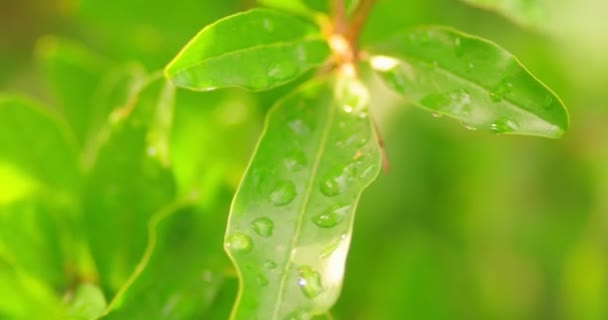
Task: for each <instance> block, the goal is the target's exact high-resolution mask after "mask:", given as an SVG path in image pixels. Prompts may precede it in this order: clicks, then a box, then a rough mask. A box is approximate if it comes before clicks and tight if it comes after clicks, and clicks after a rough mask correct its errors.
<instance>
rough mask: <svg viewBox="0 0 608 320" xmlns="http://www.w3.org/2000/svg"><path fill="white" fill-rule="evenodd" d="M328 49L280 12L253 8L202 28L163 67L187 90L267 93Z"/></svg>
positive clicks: (309, 27) (308, 27)
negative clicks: (228, 89) (235, 88)
mask: <svg viewBox="0 0 608 320" xmlns="http://www.w3.org/2000/svg"><path fill="white" fill-rule="evenodd" d="M328 56H329V48H328V46H327V44H326V42H325V40H323V38H322V37H321V34H320V32H319V30H318V28H317V27H316V26H315V25H313V24H311V23H307V22H305V21H302V20H299V19H297V18H295V17H292V16H289V15H287V14H283V13H280V12H276V11H272V10H266V9H254V10H251V11H247V12H243V13H238V14H235V15H233V16H229V17H227V18H224V19H221V20H219V21H217V22H215V23H213V24H211V25H209V26H207V27H205V28H204V29H203V30H202V31H201V32H200V33H199V34H198V35H196V37H194V39H192V40H191V41H190V43H188V44H187V45H186V47H185V48H184V49H182V51H181V52H180V53H179V54H178V55H177V57H175V59H174V60H173V61H172V62H171V63H170V64H169V65H168V66H167V68H166V69H165V74H166V76H167V78H168V79H170V80H171V81H172V82H173V83H174V84H175V85H176V86H178V87H184V88H188V89H191V90H199V91H204V90H213V89H216V88H223V87H242V88H245V89H248V90H253V91H259V90H267V89H270V88H273V87H276V86H280V85H282V84H285V83H287V82H290V81H292V80H294V79H296V78H297V77H298V76H300V75H302V74H303V73H305V72H307V71H309V70H311V69H312V68H314V67H317V66H319V65H321V64H322V63H323V62H324V61H325V60H326V59H327V57H328Z"/></svg>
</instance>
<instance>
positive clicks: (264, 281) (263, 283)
mask: <svg viewBox="0 0 608 320" xmlns="http://www.w3.org/2000/svg"><path fill="white" fill-rule="evenodd" d="M256 281H257V283H258V285H259V286H260V287H265V286H267V285H268V278H266V276H264V275H263V274H258V276H257V277H256Z"/></svg>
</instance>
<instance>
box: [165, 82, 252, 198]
mask: <svg viewBox="0 0 608 320" xmlns="http://www.w3.org/2000/svg"><path fill="white" fill-rule="evenodd" d="M176 105H177V106H178V107H177V108H176V109H175V117H174V125H173V130H172V133H171V164H172V168H173V173H174V175H175V179H176V182H177V183H178V187H179V189H180V194H182V195H185V194H188V193H190V192H192V190H201V191H203V192H205V194H206V196H205V197H204V198H205V199H207V200H214V201H216V200H217V197H216V195H213V194H211V193H210V192H213V191H216V190H218V188H217V184H218V183H225V184H228V185H230V186H231V187H233V188H236V187H237V186H238V183H239V180H240V179H241V176H242V174H243V172H244V171H245V167H246V165H247V161H248V160H249V158H250V157H251V153H252V152H253V146H255V141H256V139H257V136H258V135H259V133H260V130H261V128H260V127H261V126H260V123H261V122H262V121H261V120H260V115H259V114H258V112H257V109H258V108H257V102H256V101H254V100H253V99H252V97H251V95H250V94H249V93H247V92H244V91H242V90H236V89H235V90H221V91H214V92H205V93H200V92H192V91H188V90H178V91H177V95H176ZM201 106H205V107H204V108H201ZM217 137H222V139H217ZM192 146H197V147H196V148H193V147H192Z"/></svg>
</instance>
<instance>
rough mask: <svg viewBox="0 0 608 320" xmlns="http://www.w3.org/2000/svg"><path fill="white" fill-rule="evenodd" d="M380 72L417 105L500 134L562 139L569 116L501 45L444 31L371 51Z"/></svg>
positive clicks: (402, 38)
mask: <svg viewBox="0 0 608 320" xmlns="http://www.w3.org/2000/svg"><path fill="white" fill-rule="evenodd" d="M370 52H371V53H372V55H373V56H372V57H371V58H370V63H371V65H372V68H374V69H375V70H376V71H378V72H379V74H380V75H381V77H382V79H384V81H385V82H386V83H387V84H388V86H390V87H391V88H392V89H394V90H395V91H396V92H398V93H400V94H402V95H403V96H404V97H406V98H407V99H409V101H410V102H412V103H414V104H416V105H418V106H419V107H422V108H424V109H426V110H429V111H432V112H434V113H436V114H437V115H446V116H449V117H451V118H454V119H457V120H460V121H461V122H462V123H463V124H464V125H465V126H466V127H468V128H471V129H483V130H490V131H492V132H495V133H504V134H518V135H533V136H541V137H549V138H557V137H559V136H561V135H562V134H563V132H564V130H566V129H567V128H568V113H567V111H566V109H565V107H564V105H563V104H562V102H561V101H560V99H559V97H557V96H556V95H555V94H554V93H553V92H552V91H551V90H550V89H548V88H547V87H546V86H545V85H543V84H542V83H541V82H540V81H539V80H537V79H536V78H535V77H534V76H533V75H531V74H530V72H528V71H527V70H526V69H525V68H524V67H523V66H522V65H521V64H520V62H519V61H518V60H517V59H516V58H515V57H513V56H512V55H511V54H509V53H508V52H507V51H505V50H504V49H502V48H500V47H499V46H497V45H496V44H494V43H492V42H489V41H486V40H483V39H480V38H477V37H474V36H470V35H466V34H463V33H460V32H457V31H454V30H452V29H449V28H444V27H418V28H412V29H408V30H406V31H403V32H400V33H398V34H396V35H395V36H393V37H392V38H390V39H389V40H388V41H385V42H383V43H381V44H379V45H376V46H374V47H372V48H371V49H370Z"/></svg>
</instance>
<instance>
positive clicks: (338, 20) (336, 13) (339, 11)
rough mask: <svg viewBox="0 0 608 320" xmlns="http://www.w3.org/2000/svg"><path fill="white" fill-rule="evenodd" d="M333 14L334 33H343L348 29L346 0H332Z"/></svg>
mask: <svg viewBox="0 0 608 320" xmlns="http://www.w3.org/2000/svg"><path fill="white" fill-rule="evenodd" d="M331 6H332V8H331V9H332V16H333V20H334V30H333V32H334V33H338V34H342V33H344V32H345V31H346V5H345V4H344V0H332V4H331Z"/></svg>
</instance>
